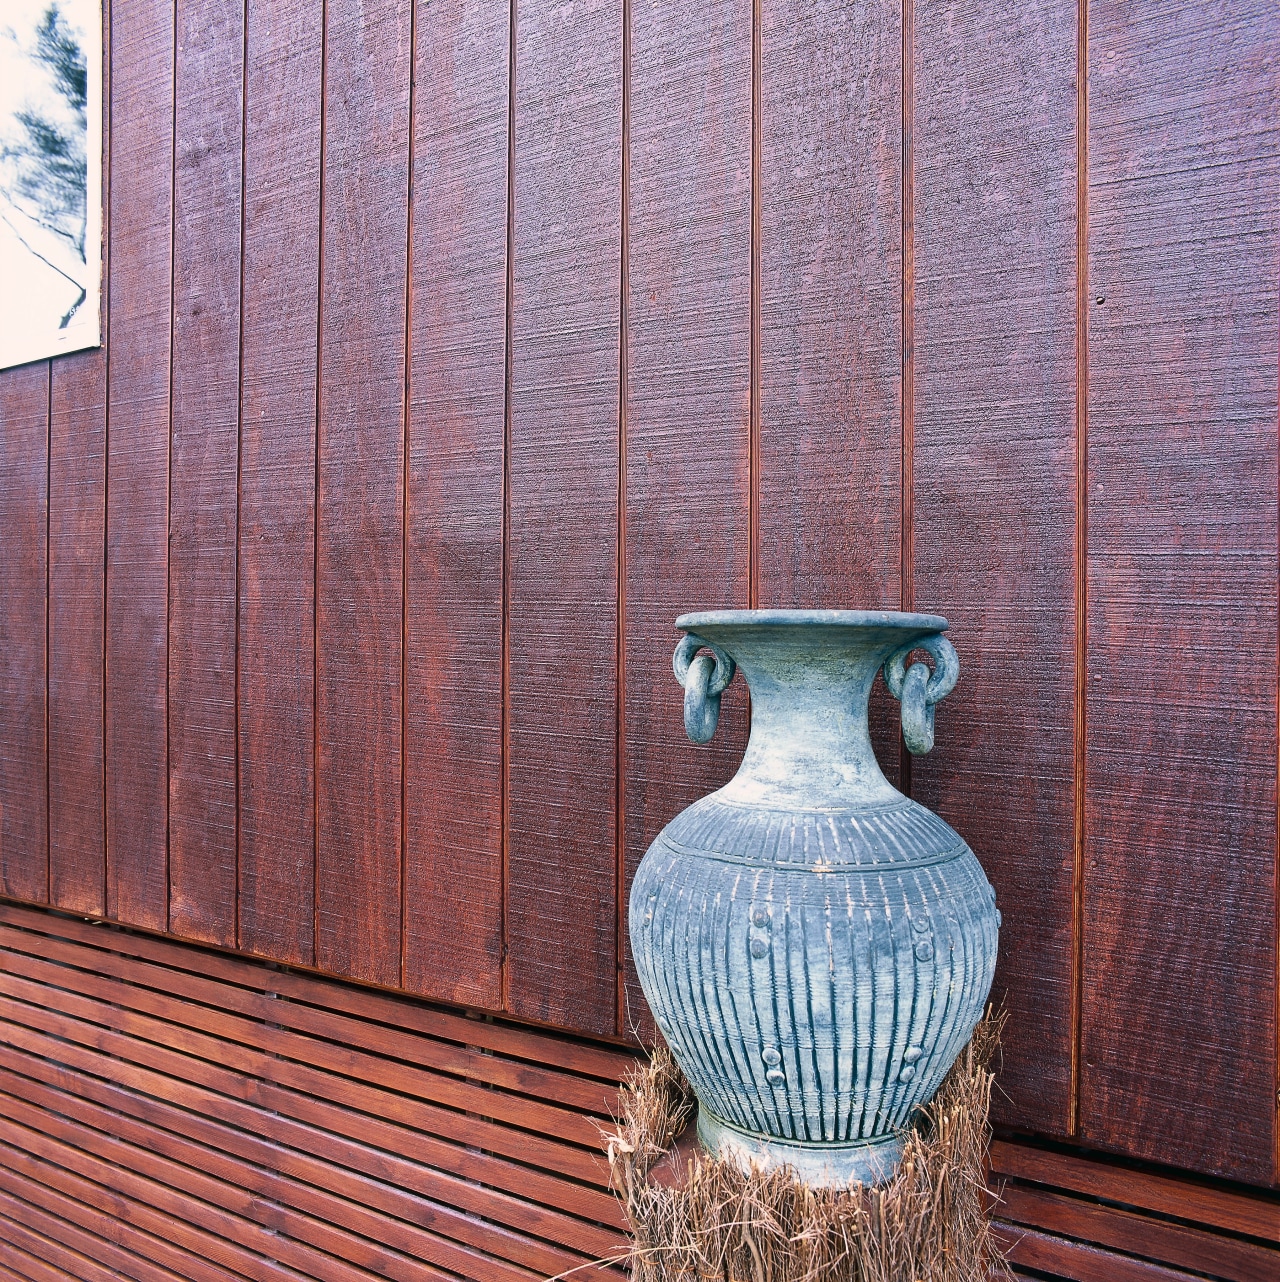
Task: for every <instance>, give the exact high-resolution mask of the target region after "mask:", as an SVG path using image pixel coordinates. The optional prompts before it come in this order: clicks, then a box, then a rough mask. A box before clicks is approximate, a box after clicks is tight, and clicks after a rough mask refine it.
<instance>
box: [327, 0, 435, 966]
mask: <svg viewBox="0 0 1280 1282" xmlns="http://www.w3.org/2000/svg"><path fill="white" fill-rule="evenodd" d="M410 27H411V14H410V11H409V9H408V8H395V7H392V8H386V7H380V8H366V7H365V6H364V5H363V4H361V3H359V0H336V3H329V4H328V5H327V6H326V9H325V100H324V112H325V115H324V121H325V125H324V130H325V132H324V147H325V150H324V171H323V176H322V184H323V187H322V202H323V203H322V206H321V208H322V210H323V217H324V222H323V226H322V228H321V239H320V245H321V273H322V274H321V281H322V285H321V294H322V302H321V313H320V318H321V319H320V405H319V424H318V446H317V448H318V450H319V467H318V469H317V484H318V485H319V494H318V506H317V522H318V523H317V529H316V615H317V626H316V749H317V759H316V791H317V816H316V822H317V825H318V830H317V848H316V961H317V964H318V965H320V966H321V967H323V968H324V969H325V970H328V971H331V972H333V973H334V974H339V975H350V976H353V977H357V978H360V979H366V980H372V981H375V982H378V983H382V984H398V983H399V982H400V893H401V886H400V877H401V866H400V865H401V849H402V847H401V841H402V835H403V834H402V831H401V819H402V816H401V804H400V803H401V783H402V780H401V747H402V745H401V717H402V707H401V699H402V695H403V691H402V689H401V684H402V683H401V668H402V658H403V650H402V647H403V640H404V638H403V628H402V625H403V605H404V592H403V570H404V542H403V540H404V531H403V521H404V427H405V424H404V396H405V306H406V279H405V276H406V271H407V264H406V253H407V243H408V187H409V173H408V167H409V78H410V63H409V57H410V36H411V32H410Z"/></svg>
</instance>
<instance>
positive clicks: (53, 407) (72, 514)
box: [0, 6, 111, 916]
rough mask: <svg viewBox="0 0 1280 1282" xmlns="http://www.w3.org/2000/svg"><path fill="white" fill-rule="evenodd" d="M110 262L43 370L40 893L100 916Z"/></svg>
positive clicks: (106, 30) (106, 99)
mask: <svg viewBox="0 0 1280 1282" xmlns="http://www.w3.org/2000/svg"><path fill="white" fill-rule="evenodd" d="M103 8H104V12H103V16H102V47H103V49H110V48H111V15H110V12H109V9H108V7H107V6H104V7H103ZM103 61H104V64H107V63H108V62H109V60H107V59H104V60H103ZM110 70H111V69H110V66H109V65H104V68H103V73H104V74H103V78H102V116H103V120H104V121H105V120H107V119H109V115H108V112H109V110H110V105H111V75H110ZM110 166H111V139H110V135H109V131H108V130H106V129H104V130H103V133H102V173H103V182H104V184H109V183H110V174H111V168H110ZM104 240H105V237H104ZM110 267H111V264H110V260H109V259H108V258H107V256H106V255H105V254H104V256H103V272H102V304H101V324H102V334H103V339H102V341H103V346H102V347H100V348H97V349H94V350H90V351H85V352H74V353H69V354H68V355H66V356H64V357H61V358H60V359H59V360H56V361H54V362H52V364H51V367H50V371H49V378H50V385H49V586H48V593H49V603H48V612H49V616H48V617H49V721H48V750H49V897H50V901H51V902H52V903H55V904H59V905H61V906H62V907H64V908H70V909H74V910H76V911H79V912H85V913H92V914H96V915H99V916H100V915H102V914H103V913H104V912H105V911H106V856H105V852H106V828H105V824H106V809H105V808H106V799H105V793H104V785H105V780H104V773H103V766H104V756H103V724H102V710H103V658H104V655H103V641H104V632H105V622H104V609H105V596H104V593H103V571H104V563H103V560H104V559H103V553H102V549H103V547H104V544H105V536H106V502H107V353H106V344H107V341H108V339H107V333H106V323H107V318H108V313H109V310H110V308H109V303H108V300H109V298H110V293H111V281H110ZM0 377H2V376H0Z"/></svg>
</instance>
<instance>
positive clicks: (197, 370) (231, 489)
mask: <svg viewBox="0 0 1280 1282" xmlns="http://www.w3.org/2000/svg"><path fill="white" fill-rule="evenodd" d="M177 22H178V39H177V64H176V69H175V73H174V74H175V77H176V82H177V92H176V94H175V96H174V104H175V119H174V129H175V131H176V142H175V148H174V154H175V161H176V163H175V168H174V197H173V198H174V279H173V288H174V305H173V326H174V328H173V349H174V354H173V409H172V430H171V441H170V449H171V458H170V512H171V517H170V522H169V528H170V536H169V929H170V930H171V931H173V932H174V933H175V934H179V935H185V936H188V937H190V938H193V939H201V940H206V941H207V942H209V943H213V944H222V945H224V946H234V945H235V942H236V512H237V484H238V475H237V471H238V465H239V457H238V456H239V436H240V432H239V412H240V389H239V378H240V183H241V164H242V139H241V131H242V123H243V97H242V94H243V83H244V81H243V74H244V66H243V49H244V3H243V0H215V2H214V3H207V2H206V0H178V5H177Z"/></svg>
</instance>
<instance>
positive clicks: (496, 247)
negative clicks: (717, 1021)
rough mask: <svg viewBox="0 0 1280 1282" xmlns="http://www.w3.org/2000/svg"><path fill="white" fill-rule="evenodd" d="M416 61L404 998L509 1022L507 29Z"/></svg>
mask: <svg viewBox="0 0 1280 1282" xmlns="http://www.w3.org/2000/svg"><path fill="white" fill-rule="evenodd" d="M421 22H422V24H423V25H422V29H421V30H420V31H419V33H418V39H417V42H416V45H415V49H416V57H417V68H416V85H415V91H414V93H415V112H414V148H413V187H414V199H413V202H412V206H413V226H412V237H413V239H412V267H413V277H412V285H411V289H412V292H411V296H410V317H411V324H412V331H411V343H410V350H411V353H412V365H411V367H410V378H409V465H408V493H407V496H406V500H405V503H406V516H405V521H406V534H405V538H406V552H407V556H408V563H407V566H406V580H405V585H406V592H407V593H408V597H407V600H406V602H405V626H406V637H405V645H406V650H407V659H406V678H407V685H406V689H405V701H406V707H405V885H404V904H405V912H404V922H405V941H404V984H405V987H406V988H409V989H411V990H413V991H416V992H430V993H433V994H435V995H436V996H438V997H444V998H447V999H448V1000H450V1001H457V1002H462V1003H464V1004H470V1005H473V1006H484V1007H489V1008H491V1009H495V1008H498V1007H500V1006H501V1005H502V761H503V738H502V725H503V710H502V689H503V658H502V656H503V623H504V620H503V608H502V607H503V492H504V487H503V469H504V465H505V431H506V348H507V339H506V323H507V321H506V317H507V183H508V172H507V151H508V142H509V138H508V129H507V124H508V111H509V107H510V78H509V71H510V58H511V14H510V11H509V9H508V7H507V6H506V5H486V6H483V7H482V8H474V7H472V6H468V5H464V4H449V5H442V4H437V5H433V6H432V7H431V8H430V9H428V10H426V11H425V13H424V14H423V15H422V16H421Z"/></svg>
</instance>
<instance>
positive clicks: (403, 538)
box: [399, 4, 418, 988]
mask: <svg viewBox="0 0 1280 1282" xmlns="http://www.w3.org/2000/svg"><path fill="white" fill-rule="evenodd" d="M417 49H418V6H417V5H416V4H411V5H410V6H409V104H408V107H409V137H408V152H409V156H408V172H407V175H406V184H405V234H404V400H403V402H402V406H401V415H402V418H401V423H400V427H401V433H402V437H401V439H402V441H403V446H402V452H403V457H402V458H401V460H400V464H401V476H402V483H401V496H400V949H399V953H400V958H399V961H400V987H401V988H404V987H405V976H406V975H407V973H408V958H409V932H408V907H409V896H408V891H407V878H408V871H409V868H408V865H409V765H408V762H409V403H410V402H409V397H410V383H411V371H412V369H413V198H414V188H413V178H414V168H413V162H414V159H415V156H416V152H417V134H416V120H415V116H414V112H415V109H416V107H417V97H416V94H415V89H416V86H417V73H418V66H417Z"/></svg>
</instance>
